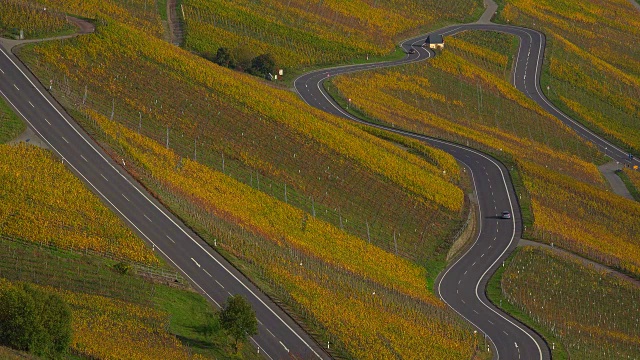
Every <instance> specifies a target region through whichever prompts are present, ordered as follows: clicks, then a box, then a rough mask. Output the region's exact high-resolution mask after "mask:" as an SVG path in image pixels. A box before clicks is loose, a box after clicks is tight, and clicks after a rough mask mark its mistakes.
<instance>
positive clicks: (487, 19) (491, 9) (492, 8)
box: [476, 0, 498, 24]
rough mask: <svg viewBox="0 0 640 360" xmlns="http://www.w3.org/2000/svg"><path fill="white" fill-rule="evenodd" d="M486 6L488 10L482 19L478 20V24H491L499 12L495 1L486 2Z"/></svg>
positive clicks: (487, 0) (485, 0)
mask: <svg viewBox="0 0 640 360" xmlns="http://www.w3.org/2000/svg"><path fill="white" fill-rule="evenodd" d="M484 6H485V8H486V9H485V10H484V13H483V14H482V16H480V19H478V21H476V22H477V23H479V24H490V23H491V18H492V17H493V15H495V14H496V12H497V11H498V4H496V3H495V1H493V0H484Z"/></svg>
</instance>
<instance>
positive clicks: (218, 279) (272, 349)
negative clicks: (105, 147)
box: [0, 46, 330, 359]
mask: <svg viewBox="0 0 640 360" xmlns="http://www.w3.org/2000/svg"><path fill="white" fill-rule="evenodd" d="M0 52H1V54H0V95H1V96H2V97H3V98H5V99H6V100H7V102H8V103H9V104H10V106H11V107H12V108H13V109H14V110H15V111H16V113H17V114H19V116H21V117H22V118H23V119H24V120H25V121H26V122H27V123H28V124H29V127H31V129H32V130H33V131H34V132H35V133H37V134H38V136H39V137H41V138H42V139H43V141H44V142H45V143H46V144H47V146H49V148H51V149H53V151H54V152H55V153H56V154H57V155H58V156H59V157H60V158H61V159H63V160H62V161H63V162H64V163H65V165H67V167H68V168H69V169H70V170H71V171H72V172H73V173H74V174H75V175H76V176H78V177H79V178H80V179H81V180H83V181H84V182H85V183H86V184H87V186H89V188H90V189H91V190H92V191H93V192H94V193H96V194H97V195H98V196H100V197H101V198H102V199H103V201H104V202H106V203H107V204H108V206H110V207H111V208H112V209H113V210H114V211H115V212H116V213H117V214H118V215H119V216H120V217H121V218H122V219H124V221H125V222H126V223H127V225H129V227H131V228H132V229H133V230H134V231H136V232H137V233H138V234H139V235H140V236H141V237H142V238H143V239H144V240H146V241H147V243H148V244H149V245H151V246H152V247H153V249H154V251H157V252H158V253H159V255H161V256H162V257H164V258H165V259H166V260H167V261H168V262H169V263H170V264H172V265H173V266H174V267H176V268H177V269H178V270H179V271H181V272H182V273H183V274H184V276H185V277H186V278H187V279H189V281H190V282H191V283H192V284H193V286H194V288H195V289H197V290H198V291H200V292H201V293H202V294H204V296H205V297H206V298H207V299H208V300H209V301H211V302H212V303H214V304H215V305H216V306H218V307H220V305H222V304H223V303H224V302H225V300H226V299H227V297H229V296H230V295H236V294H240V295H243V296H244V297H245V298H246V299H248V300H249V302H251V304H252V306H253V309H254V310H255V312H256V316H257V318H258V321H259V327H258V335H256V336H254V337H252V338H251V342H252V343H254V345H255V346H256V347H257V351H259V352H260V353H261V354H263V355H264V356H265V358H267V359H290V358H292V356H295V357H296V358H299V359H329V358H330V357H329V355H327V354H326V353H325V352H324V351H323V350H322V348H321V347H320V346H319V345H318V344H316V343H315V342H314V340H313V339H312V338H311V337H310V336H309V335H308V334H307V333H306V332H305V331H304V330H303V329H302V328H301V327H300V326H299V325H298V324H297V323H296V322H295V321H293V320H292V319H291V318H290V317H289V316H288V315H287V314H286V313H285V312H284V311H283V310H282V309H281V308H280V307H278V306H277V305H276V304H275V303H274V302H273V301H272V300H271V299H270V298H268V297H267V296H265V295H264V294H263V293H262V292H261V291H260V290H259V289H258V288H256V287H255V286H254V285H253V284H252V283H251V282H250V281H249V280H248V279H247V278H246V277H245V276H244V275H242V274H241V273H240V272H239V271H238V270H237V269H235V268H234V267H233V266H232V265H230V264H229V263H228V262H227V261H226V260H225V259H224V258H223V257H222V256H220V255H219V254H218V253H217V252H216V251H212V250H211V248H210V246H209V245H208V244H206V243H205V242H204V241H203V240H202V239H201V238H199V237H198V235H196V234H195V233H193V232H192V231H190V230H189V229H188V228H187V227H186V226H185V225H184V224H183V223H182V222H181V221H180V220H179V219H177V218H176V217H175V216H173V215H172V214H171V213H170V212H169V211H167V210H166V209H165V208H164V207H163V206H162V205H161V204H159V203H158V202H157V201H156V200H155V199H154V198H153V197H152V196H151V195H150V194H149V193H148V192H147V191H146V190H145V189H144V188H142V187H141V186H140V185H139V184H138V183H137V182H136V181H135V180H134V179H133V178H131V177H130V176H129V175H128V174H127V172H126V170H125V169H123V168H122V167H121V166H124V167H126V164H124V163H121V164H119V163H115V162H114V161H113V160H112V159H111V158H110V157H109V156H108V155H107V154H105V153H104V151H102V149H101V148H100V147H99V146H98V145H97V144H96V143H95V142H94V141H93V140H92V139H91V138H90V137H89V136H88V135H87V134H86V133H85V132H84V131H83V130H82V129H81V128H80V127H79V126H78V125H77V124H76V123H75V122H74V120H73V119H72V118H71V117H70V116H69V115H68V114H67V113H66V112H65V111H64V110H63V109H62V107H61V106H60V105H59V104H58V103H57V102H56V101H55V100H54V99H53V98H52V97H51V95H50V94H49V93H48V92H47V91H46V90H45V88H44V87H43V86H42V85H40V83H39V82H38V81H37V80H36V79H35V77H34V76H33V75H32V74H31V73H30V72H29V71H28V70H27V69H26V68H25V67H24V65H22V64H21V63H20V62H19V60H18V59H16V58H15V56H13V54H11V53H10V52H9V51H7V50H5V49H4V48H2V46H0Z"/></svg>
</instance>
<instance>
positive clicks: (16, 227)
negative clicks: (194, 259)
mask: <svg viewBox="0 0 640 360" xmlns="http://www.w3.org/2000/svg"><path fill="white" fill-rule="evenodd" d="M0 159H2V161H0V178H2V179H3V180H2V181H1V182H0V184H1V185H0V198H2V199H3V201H2V205H1V206H0V234H2V235H4V236H9V237H16V238H21V239H25V240H28V241H32V242H35V243H44V244H53V245H55V246H57V247H60V248H71V249H76V250H83V249H88V250H92V251H96V252H106V253H110V254H113V255H115V256H116V257H120V258H123V259H130V260H133V261H137V262H142V263H148V264H156V263H157V262H158V259H157V258H156V257H155V255H154V254H153V252H152V251H151V250H150V249H148V248H147V247H146V246H145V244H144V242H143V241H142V240H141V239H139V238H138V237H136V236H135V235H134V234H133V233H132V232H131V231H130V230H129V229H127V228H126V227H124V225H123V224H122V221H121V220H120V219H118V217H117V216H116V215H115V214H113V213H112V212H111V211H110V210H109V209H108V208H107V207H106V206H105V205H103V204H102V203H101V202H100V200H99V199H98V198H97V197H96V196H95V195H93V194H92V193H91V192H90V191H89V190H88V189H87V188H86V187H85V186H84V185H83V184H82V183H81V182H80V180H79V179H77V178H76V177H74V176H73V175H72V174H71V173H70V172H69V171H68V170H67V169H66V168H65V167H64V165H63V164H62V163H61V162H59V161H58V160H56V159H55V158H54V156H53V155H52V154H50V153H49V152H47V151H46V150H43V149H41V148H38V147H30V146H27V145H24V144H19V145H16V146H10V145H0Z"/></svg>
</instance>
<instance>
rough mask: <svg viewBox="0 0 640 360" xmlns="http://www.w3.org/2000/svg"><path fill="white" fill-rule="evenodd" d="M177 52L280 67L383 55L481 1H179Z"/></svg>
mask: <svg viewBox="0 0 640 360" xmlns="http://www.w3.org/2000/svg"><path fill="white" fill-rule="evenodd" d="M182 7H183V9H184V16H185V33H186V37H185V44H184V46H185V48H186V49H188V50H192V51H195V52H198V53H200V54H203V55H205V56H208V57H211V56H214V55H215V54H216V52H217V50H218V48H220V47H226V48H229V49H236V52H237V55H238V56H239V57H243V56H247V55H253V56H255V55H259V54H263V53H271V54H272V55H273V56H274V58H275V60H276V63H277V64H278V65H279V66H280V67H285V68H300V67H304V66H309V65H315V64H333V63H344V62H346V61H349V60H352V59H357V58H361V59H364V58H368V57H374V56H380V55H386V54H387V53H389V52H391V51H392V50H393V48H394V45H395V42H396V41H397V40H399V39H400V38H403V37H407V36H408V35H409V34H412V33H414V32H415V31H416V30H417V29H418V28H421V27H422V28H425V27H433V26H435V25H436V24H442V23H444V22H467V21H473V20H475V17H477V16H479V12H481V11H482V10H481V9H482V1H479V0H474V1H471V2H469V1H460V0H455V1H426V2H425V1H417V0H380V1H368V0H355V1H341V0H327V1H303V0H288V1H277V0H262V1H252V0H241V1H231V0H214V1H203V0H187V1H183V2H182Z"/></svg>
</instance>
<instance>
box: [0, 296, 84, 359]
mask: <svg viewBox="0 0 640 360" xmlns="http://www.w3.org/2000/svg"><path fill="white" fill-rule="evenodd" d="M71 335H72V330H71V310H70V309H69V306H68V305H67V304H66V303H65V302H64V300H63V299H62V298H60V297H59V296H58V295H56V294H52V293H48V292H45V291H42V290H39V289H37V288H35V287H33V286H31V285H28V284H18V285H10V286H7V287H5V288H3V289H1V290H0V343H1V344H3V345H6V346H9V347H12V348H14V349H18V350H23V351H28V352H30V353H33V354H35V355H38V356H44V357H47V358H58V357H60V355H61V354H63V353H65V352H66V350H67V348H68V347H69V344H70V343H71Z"/></svg>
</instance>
